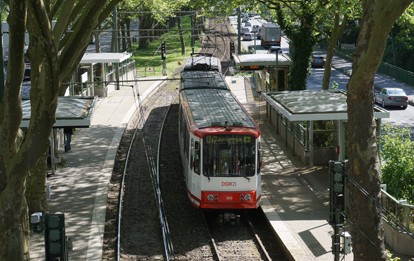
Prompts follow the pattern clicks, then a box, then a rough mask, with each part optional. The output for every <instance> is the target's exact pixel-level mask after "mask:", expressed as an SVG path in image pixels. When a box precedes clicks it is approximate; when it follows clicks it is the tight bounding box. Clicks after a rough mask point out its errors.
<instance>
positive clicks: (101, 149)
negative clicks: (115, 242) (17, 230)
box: [30, 77, 165, 261]
mask: <svg viewBox="0 0 414 261" xmlns="http://www.w3.org/2000/svg"><path fill="white" fill-rule="evenodd" d="M164 79H165V77H158V78H153V77H145V78H138V80H139V81H138V82H137V85H136V87H137V88H136V89H137V90H138V94H139V96H140V100H141V101H143V100H145V98H146V97H148V96H149V95H151V94H152V92H154V91H155V90H156V89H157V88H158V87H159V86H160V85H161V84H162V83H163V80H164ZM144 80H145V81H144ZM138 101H139V100H138V99H137V93H134V92H133V89H132V88H131V87H129V86H128V87H120V89H119V90H113V91H109V92H108V94H107V97H105V98H99V100H98V101H97V103H96V105H95V108H94V111H93V115H92V119H91V126H90V128H85V129H77V130H76V132H75V134H74V135H73V136H72V144H71V145H72V146H71V147H72V150H71V151H69V152H67V153H63V151H60V152H62V155H63V157H62V158H63V160H64V162H61V165H64V167H58V168H57V170H56V173H55V175H52V176H50V177H48V179H47V183H48V187H49V193H50V194H49V200H48V204H49V213H58V212H61V213H64V214H65V230H66V231H65V232H66V236H68V237H70V239H71V242H72V245H73V247H72V250H71V251H69V260H79V261H80V260H88V261H92V260H94V261H95V260H96V261H98V260H99V261H101V260H102V247H103V237H104V226H105V214H106V200H107V192H108V184H109V181H110V178H111V174H112V170H113V167H114V159H115V155H116V152H117V149H118V144H119V142H120V139H121V137H122V135H123V133H124V130H125V128H126V126H127V124H128V122H129V120H130V118H131V117H132V115H133V114H134V112H135V109H136V103H137V102H138ZM30 258H31V260H35V261H43V260H45V248H44V233H38V234H37V233H32V234H31V238H30Z"/></svg>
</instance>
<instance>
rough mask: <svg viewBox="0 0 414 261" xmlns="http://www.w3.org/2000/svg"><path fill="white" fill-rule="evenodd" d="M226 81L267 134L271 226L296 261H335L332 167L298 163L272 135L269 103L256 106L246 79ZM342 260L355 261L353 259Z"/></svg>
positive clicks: (265, 204) (265, 180)
mask: <svg viewBox="0 0 414 261" xmlns="http://www.w3.org/2000/svg"><path fill="white" fill-rule="evenodd" d="M226 80H227V83H228V84H229V86H230V89H231V90H232V92H233V93H234V94H235V95H236V97H237V98H238V100H239V101H240V102H241V103H242V104H243V105H244V107H245V108H246V109H247V110H248V111H249V113H251V114H252V115H253V118H254V119H255V120H256V122H258V124H259V126H260V129H261V131H262V136H261V151H262V161H263V165H262V166H263V167H262V169H261V174H262V203H261V207H262V209H263V211H264V212H265V214H266V216H267V218H268V220H269V222H270V224H271V225H272V227H273V228H274V230H275V232H276V233H277V235H278V236H279V238H280V240H281V241H282V242H283V244H284V246H285V247H286V249H287V250H288V252H289V253H290V255H291V258H292V259H293V260H298V261H302V260H322V261H324V260H326V261H328V260H334V255H333V254H332V251H331V247H332V238H331V235H332V234H333V228H332V226H331V225H330V224H329V222H328V220H329V191H328V188H329V176H328V168H327V166H313V167H310V166H307V165H304V164H303V163H301V162H300V160H299V159H297V158H295V157H294V156H293V153H291V152H290V151H289V149H288V148H287V147H286V146H285V145H284V144H283V142H281V141H280V140H278V139H277V136H276V134H275V131H272V129H274V127H271V125H270V123H269V122H268V119H267V118H266V112H265V105H266V103H265V101H257V100H256V101H255V99H254V94H253V91H252V89H251V88H249V87H247V85H246V84H245V81H246V80H245V79H244V78H243V77H227V78H226ZM342 258H343V259H342ZM342 258H341V260H353V255H352V254H349V255H346V256H343V257H342Z"/></svg>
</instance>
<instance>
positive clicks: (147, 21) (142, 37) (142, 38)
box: [138, 13, 153, 49]
mask: <svg viewBox="0 0 414 261" xmlns="http://www.w3.org/2000/svg"><path fill="white" fill-rule="evenodd" d="M139 21H140V23H139V29H140V30H143V29H147V30H148V31H140V33H139V47H138V48H139V49H145V48H146V47H147V46H148V43H149V41H150V39H151V37H152V34H151V33H150V31H149V29H151V27H152V22H153V19H152V18H151V17H150V15H149V14H146V13H144V14H143V15H142V16H141V17H140V18H139Z"/></svg>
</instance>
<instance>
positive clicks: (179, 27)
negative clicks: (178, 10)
mask: <svg viewBox="0 0 414 261" xmlns="http://www.w3.org/2000/svg"><path fill="white" fill-rule="evenodd" d="M177 27H178V34H179V36H180V43H181V54H182V55H184V54H185V42H184V37H183V28H182V26H181V17H179V16H178V17H177Z"/></svg>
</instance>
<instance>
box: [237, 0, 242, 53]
mask: <svg viewBox="0 0 414 261" xmlns="http://www.w3.org/2000/svg"><path fill="white" fill-rule="evenodd" d="M240 16H241V8H240V6H239V7H238V8H237V45H238V46H237V53H238V54H240V53H241V39H240V31H241V17H240Z"/></svg>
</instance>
